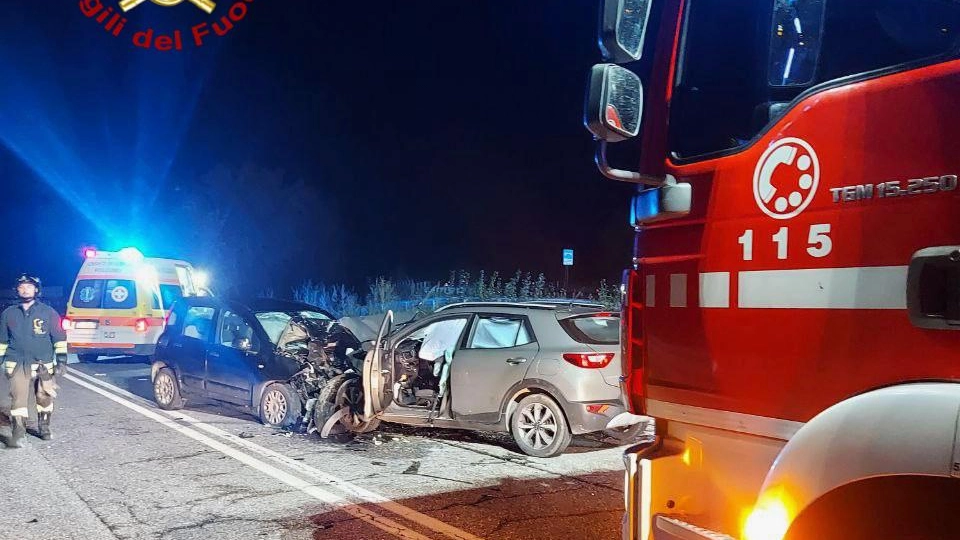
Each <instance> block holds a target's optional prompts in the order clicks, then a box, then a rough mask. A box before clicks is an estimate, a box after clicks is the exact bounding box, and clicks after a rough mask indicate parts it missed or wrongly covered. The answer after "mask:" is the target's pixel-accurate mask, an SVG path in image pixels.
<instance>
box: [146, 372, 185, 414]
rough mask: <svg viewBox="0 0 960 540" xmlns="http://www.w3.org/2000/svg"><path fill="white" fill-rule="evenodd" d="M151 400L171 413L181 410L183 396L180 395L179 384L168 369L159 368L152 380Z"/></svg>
mask: <svg viewBox="0 0 960 540" xmlns="http://www.w3.org/2000/svg"><path fill="white" fill-rule="evenodd" d="M153 400H154V401H156V402H157V405H159V406H160V408H161V409H164V410H168V411H173V410H176V409H180V408H183V396H181V394H180V382H179V381H177V376H176V375H174V373H173V370H172V369H170V368H161V369H160V371H158V372H157V377H156V378H155V379H153Z"/></svg>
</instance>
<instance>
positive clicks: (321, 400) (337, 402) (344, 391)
mask: <svg viewBox="0 0 960 540" xmlns="http://www.w3.org/2000/svg"><path fill="white" fill-rule="evenodd" d="M342 408H346V409H347V412H346V413H345V414H344V416H343V417H341V418H340V421H339V422H337V423H336V424H335V425H334V426H333V427H331V429H330V432H329V433H328V434H327V437H328V438H330V439H332V440H334V441H337V442H347V441H349V440H351V439H352V438H353V436H354V435H355V434H357V433H366V432H368V431H373V430H375V429H377V427H378V426H379V425H380V420H379V419H378V418H374V419H372V420H370V421H369V422H365V421H364V420H363V383H362V382H361V379H360V377H359V376H358V375H356V374H353V373H345V374H343V375H337V376H336V377H334V378H332V379H330V381H328V382H327V384H326V385H324V387H323V389H322V390H321V391H320V395H319V396H318V397H317V406H316V408H315V409H314V417H313V420H314V425H315V426H316V428H317V431H320V432H321V433H322V431H323V428H324V426H325V425H326V423H327V421H328V420H329V419H330V417H331V416H333V415H334V414H336V412H337V411H339V410H340V409H342Z"/></svg>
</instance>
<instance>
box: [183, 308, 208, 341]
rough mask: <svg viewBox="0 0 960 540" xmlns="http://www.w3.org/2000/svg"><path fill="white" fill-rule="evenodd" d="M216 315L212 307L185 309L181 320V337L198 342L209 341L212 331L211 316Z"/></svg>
mask: <svg viewBox="0 0 960 540" xmlns="http://www.w3.org/2000/svg"><path fill="white" fill-rule="evenodd" d="M215 313H216V310H214V309H213V308H212V307H191V308H189V309H187V312H186V314H185V315H184V318H183V336H184V337H188V338H193V339H199V340H200V341H209V340H210V334H211V333H212V331H213V316H214V314H215Z"/></svg>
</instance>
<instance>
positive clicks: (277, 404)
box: [260, 383, 303, 429]
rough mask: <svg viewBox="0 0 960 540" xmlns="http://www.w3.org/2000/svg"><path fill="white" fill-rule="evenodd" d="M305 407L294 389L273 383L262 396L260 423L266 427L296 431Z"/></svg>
mask: <svg viewBox="0 0 960 540" xmlns="http://www.w3.org/2000/svg"><path fill="white" fill-rule="evenodd" d="M302 411H303V405H301V404H300V397H299V396H298V395H297V393H296V392H294V390H293V388H290V386H289V385H286V384H283V383H273V384H271V385H270V386H268V387H267V388H266V389H264V391H263V395H262V396H260V421H261V422H263V423H264V424H265V425H268V426H271V427H277V428H283V429H294V428H296V427H297V426H298V425H299V424H300V419H301V418H302Z"/></svg>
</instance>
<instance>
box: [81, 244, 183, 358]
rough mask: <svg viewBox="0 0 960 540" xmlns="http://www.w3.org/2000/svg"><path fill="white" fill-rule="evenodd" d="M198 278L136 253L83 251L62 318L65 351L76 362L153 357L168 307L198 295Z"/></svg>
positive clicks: (172, 261)
mask: <svg viewBox="0 0 960 540" xmlns="http://www.w3.org/2000/svg"><path fill="white" fill-rule="evenodd" d="M197 277H198V276H196V275H195V271H194V269H193V266H192V265H191V264H190V263H188V262H186V261H180V260H175V259H156V258H146V257H144V256H143V254H142V253H140V251H139V250H137V249H136V248H124V249H122V250H120V251H116V252H110V251H97V250H93V249H88V250H85V252H84V262H83V265H82V266H81V268H80V272H79V273H78V274H77V278H76V281H75V282H74V284H73V289H72V291H71V294H70V299H69V301H68V303H67V315H66V317H64V319H63V328H64V330H66V332H67V343H68V351H69V352H70V353H71V354H76V355H77V356H78V358H79V359H80V361H81V362H94V361H96V360H97V358H99V357H101V356H150V355H152V354H153V352H154V349H155V348H156V344H157V339H159V337H160V334H161V333H162V332H163V329H164V326H165V325H166V317H167V315H168V314H169V313H170V309H171V306H172V305H173V302H174V301H175V300H176V299H178V298H180V297H183V296H194V295H198V294H199V293H200V287H199V286H198V283H197Z"/></svg>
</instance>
